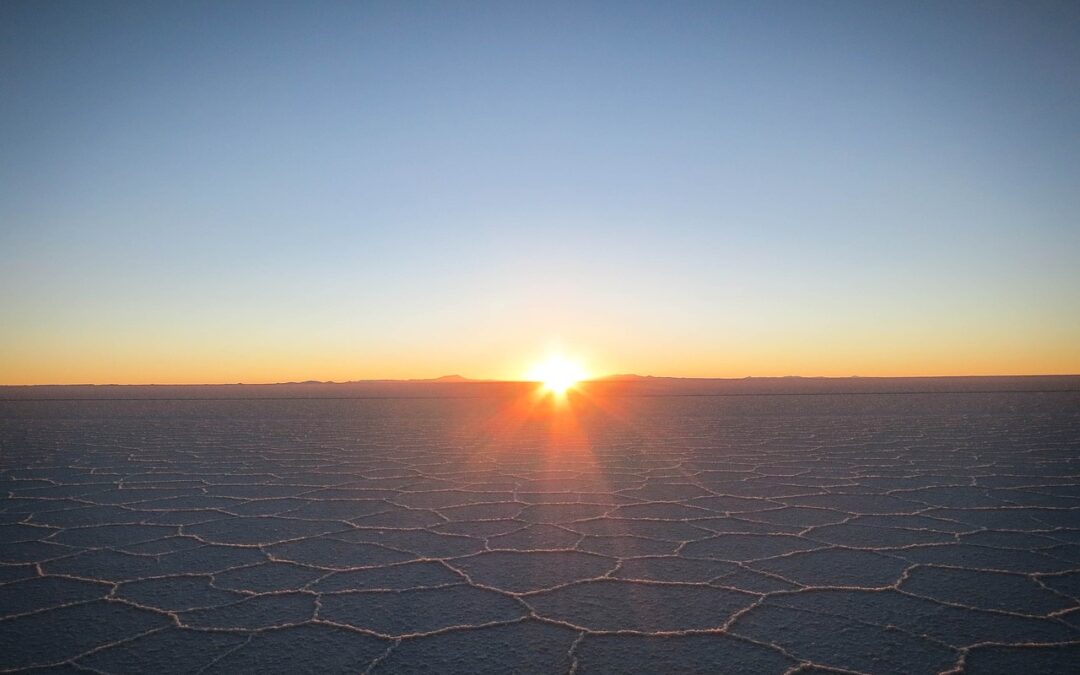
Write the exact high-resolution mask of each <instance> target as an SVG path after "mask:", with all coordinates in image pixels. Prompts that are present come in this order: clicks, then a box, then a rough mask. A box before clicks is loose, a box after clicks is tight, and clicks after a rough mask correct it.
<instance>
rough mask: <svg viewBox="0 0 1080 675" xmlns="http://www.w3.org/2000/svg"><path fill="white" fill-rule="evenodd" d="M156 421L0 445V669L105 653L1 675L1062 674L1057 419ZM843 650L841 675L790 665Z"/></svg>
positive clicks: (1065, 541) (15, 426)
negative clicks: (295, 654)
mask: <svg viewBox="0 0 1080 675" xmlns="http://www.w3.org/2000/svg"><path fill="white" fill-rule="evenodd" d="M68 405H71V404H68ZM132 405H136V404H132ZM153 405H162V404H160V403H159V404H153ZM186 405H189V406H192V405H193V406H199V405H201V406H203V408H202V409H201V410H200V409H197V408H196V409H195V410H194V412H196V413H198V414H196V415H194V416H193V419H194V420H195V422H194V423H192V422H191V420H190V419H189V420H177V419H174V418H173V417H172V416H171V414H161V413H158V414H154V415H149V416H147V415H139V416H138V417H137V418H131V419H125V418H124V416H123V415H120V416H118V417H116V418H113V419H106V420H105V421H102V420H99V419H97V418H96V417H94V416H86V415H84V416H83V417H82V418H80V417H79V415H78V414H75V413H71V415H70V417H57V418H49V419H39V420H32V422H30V423H28V422H27V421H26V420H25V419H21V420H18V421H17V422H14V423H13V421H12V418H7V417H5V418H3V421H2V426H0V434H2V435H0V439H2V440H3V443H4V445H3V448H4V458H3V461H4V463H3V466H2V473H0V490H3V492H4V493H5V495H6V496H5V497H4V498H3V499H2V500H0V523H2V524H0V541H2V542H3V546H2V547H0V559H2V565H0V575H2V576H0V598H4V599H5V601H4V602H0V606H3V607H5V608H8V607H14V605H12V604H11V603H10V602H8V601H7V599H9V598H14V599H18V600H19V601H20V602H22V603H24V605H25V606H24V607H22V608H17V609H15V610H14V611H11V612H7V609H5V612H7V613H6V615H5V617H3V618H2V619H0V640H4V639H5V638H4V637H3V636H5V635H7V636H9V637H8V638H7V639H11V638H10V636H12V635H14V636H15V637H19V636H20V635H21V636H22V637H23V638H28V640H27V639H24V642H27V641H28V644H30V645H31V647H32V645H33V636H34V633H33V631H31V632H30V633H29V634H28V633H26V632H25V631H26V630H29V629H28V628H27V627H28V626H29V627H30V628H34V627H35V626H36V627H37V628H39V629H48V630H54V631H55V630H56V628H57V627H62V626H64V625H66V624H67V623H70V622H71V621H72V620H74V619H76V618H78V619H80V620H91V621H92V620H93V618H94V617H95V616H97V617H103V616H105V614H104V612H105V611H106V610H108V611H109V612H111V614H110V615H109V616H113V617H115V620H112V621H111V624H112V625H114V626H115V627H116V628H117V631H116V632H117V634H108V635H102V636H100V637H94V636H90V637H94V639H95V640H98V641H97V642H95V643H94V644H88V645H82V644H72V645H70V646H69V647H65V646H64V645H59V649H60V650H63V649H65V648H66V649H67V651H66V652H63V651H62V652H61V653H54V652H56V651H57V650H50V651H49V652H46V653H44V654H43V655H42V656H41V657H40V658H38V656H35V655H34V654H33V653H31V654H29V655H27V656H25V657H24V658H23V661H22V662H14V661H13V660H14V659H15V658H16V657H18V656H19V655H20V653H19V652H17V651H16V652H13V651H11V650H8V649H4V650H0V653H3V654H5V655H6V656H0V659H9V660H5V661H0V665H2V666H3V667H4V668H5V669H13V668H19V667H25V666H37V665H72V666H77V667H80V668H87V669H94V670H97V671H99V672H112V671H113V670H116V669H120V668H122V667H123V665H122V664H128V665H130V664H132V663H138V664H140V665H141V666H143V667H144V669H149V667H150V666H152V665H154V664H152V663H150V662H146V661H139V659H147V658H150V656H151V655H152V654H153V653H157V652H158V651H160V645H158V646H157V647H156V648H155V650H150V649H149V648H148V647H146V648H144V647H143V645H147V646H149V645H150V644H151V642H152V641H154V640H158V641H164V643H165V644H170V645H171V644H174V643H175V644H177V645H186V647H184V649H181V651H185V650H186V652H189V653H190V654H191V655H194V656H196V657H198V658H201V659H203V660H202V661H200V663H198V664H196V665H194V666H193V667H192V668H193V670H198V671H207V672H210V671H213V670H215V669H217V670H220V671H236V670H238V669H243V668H244V666H245V665H247V666H249V667H250V666H251V665H252V664H254V663H256V662H255V661H252V660H251V659H258V658H260V657H265V656H266V655H273V654H276V653H277V652H276V651H275V650H284V647H281V645H291V651H297V650H299V651H300V652H301V653H302V651H303V646H302V645H303V644H304V642H305V641H307V642H312V643H317V642H320V641H325V642H326V643H327V644H334V645H338V647H339V648H338V651H339V652H341V651H344V652H345V653H346V655H347V656H348V652H349V650H350V649H353V650H354V651H356V653H355V654H353V656H355V657H356V659H357V660H356V661H355V662H352V663H350V664H349V665H348V667H349V668H353V669H355V670H359V671H362V672H367V671H371V672H380V671H382V670H385V671H396V670H408V669H409V664H418V663H424V662H428V661H431V660H432V659H439V658H450V655H453V654H455V653H457V654H461V653H471V652H463V651H462V649H464V647H465V646H466V645H467V646H468V648H469V649H477V648H479V649H480V651H479V652H477V653H478V654H482V653H483V650H484V649H485V648H491V649H493V646H492V645H498V646H499V647H500V649H509V650H510V651H511V652H512V651H513V649H514V648H517V649H521V650H525V651H522V652H520V653H517V652H514V653H513V654H511V656H514V655H516V656H517V657H518V658H523V659H525V660H524V661H523V663H526V664H535V665H536V666H537V667H538V668H539V669H540V670H563V671H573V672H589V671H592V670H596V669H607V668H605V666H607V667H610V666H612V664H613V663H616V664H617V662H618V659H619V658H620V655H626V654H631V655H633V659H634V662H633V663H634V664H635V665H637V666H638V667H641V668H645V667H647V666H648V665H649V664H656V665H658V667H659V665H663V664H667V666H668V667H669V668H671V667H673V665H677V664H678V663H679V661H678V660H677V659H679V658H682V659H690V658H711V657H712V656H715V657H716V658H718V659H721V661H723V659H728V660H730V659H731V658H736V657H737V658H738V659H741V661H739V663H740V664H742V665H744V666H747V667H755V669H757V670H760V671H764V672H767V671H770V670H773V671H776V672H785V671H788V672H797V671H799V670H800V669H803V670H805V669H808V668H832V669H841V670H844V669H846V670H847V671H856V672H857V671H867V670H874V671H880V672H889V671H890V670H893V671H895V670H905V671H908V672H918V671H926V672H935V671H942V670H950V669H956V668H963V667H965V666H967V667H969V668H972V667H973V668H977V667H978V663H977V662H978V658H981V657H980V655H982V654H988V653H1001V654H1004V653H1007V652H1003V651H1001V650H1008V649H1013V650H1017V651H1022V652H1023V653H1024V654H1030V655H1032V656H1034V657H1038V655H1050V656H1044V657H1042V658H1046V659H1050V660H1049V661H1047V662H1048V663H1050V664H1051V666H1050V667H1049V668H1042V670H1044V671H1047V672H1052V671H1053V664H1054V663H1056V662H1055V661H1053V660H1052V659H1053V658H1054V655H1055V654H1057V655H1064V656H1062V657H1059V658H1061V659H1064V661H1063V662H1068V658H1070V655H1074V654H1075V650H1076V649H1077V648H1078V646H1080V644H1078V643H1080V637H1078V630H1077V623H1078V622H1077V621H1076V619H1077V608H1078V598H1077V595H1078V593H1080V589H1078V585H1080V583H1078V581H1077V579H1078V576H1080V570H1078V568H1080V556H1078V555H1077V546H1078V544H1077V540H1078V531H1080V523H1078V513H1080V512H1078V510H1077V508H1078V502H1080V499H1078V497H1080V487H1078V486H1080V478H1078V474H1080V471H1078V470H1077V448H1078V447H1080V446H1078V439H1080V420H1078V419H1077V414H1076V413H1075V412H1072V411H1071V410H1070V412H1069V413H1068V414H1060V413H1057V414H1053V415H1051V414H1049V413H1047V412H1045V411H1043V412H1039V413H1038V414H1037V415H1022V414H1008V415H997V416H988V415H982V416H979V417H978V418H974V419H973V418H972V417H971V416H970V414H966V415H949V414H947V412H946V413H942V412H941V411H938V410H935V411H933V413H932V414H928V413H924V414H922V415H919V416H915V417H913V416H912V415H900V414H896V413H892V414H880V413H879V414H877V415H875V416H873V417H870V418H869V419H867V418H866V416H865V415H863V416H858V415H852V414H846V415H842V416H835V415H833V416H825V417H822V416H820V415H819V416H816V417H815V416H798V417H794V418H793V417H791V416H778V415H760V414H759V415H729V416H726V417H725V416H724V415H723V414H717V411H715V410H711V411H710V409H708V408H705V410H706V411H709V412H708V414H700V413H699V411H700V410H702V409H701V408H700V407H699V406H701V405H706V404H702V403H700V402H698V403H693V404H692V406H691V408H690V409H689V410H683V411H681V412H680V410H676V411H675V412H674V413H672V412H670V411H669V412H668V415H670V419H668V418H665V417H664V416H663V415H657V414H655V412H654V414H653V415H652V416H651V417H650V418H649V424H650V425H651V427H650V428H648V429H645V430H644V431H643V429H642V428H641V427H640V426H639V427H634V426H632V425H623V426H619V427H615V426H613V425H611V424H610V422H604V423H603V424H597V425H595V426H594V427H593V428H590V434H591V435H590V436H589V437H588V439H587V440H585V439H571V440H570V441H568V442H564V443H561V444H560V445H559V447H557V448H551V447H550V446H549V444H548V438H547V437H546V436H545V434H544V429H543V428H524V429H520V430H519V431H518V432H517V433H516V434H515V435H513V436H511V437H509V438H506V439H503V442H500V443H492V442H490V440H483V441H482V442H480V441H476V440H475V439H473V438H470V437H469V435H468V434H462V433H460V431H459V430H460V429H463V428H468V427H469V426H471V425H470V424H468V423H461V421H460V420H458V419H457V418H455V417H454V416H453V415H446V414H441V413H440V414H434V415H432V413H433V412H435V413H438V410H433V409H432V408H430V407H428V408H426V409H421V410H420V411H419V413H423V414H418V412H417V410H415V409H409V408H408V405H409V404H408V403H401V404H398V405H401V406H403V407H402V408H399V409H398V410H399V411H400V412H398V413H397V414H393V413H394V408H393V406H392V405H391V406H390V408H389V412H388V409H387V408H385V407H384V408H381V409H378V410H373V411H370V412H367V413H364V411H363V409H362V408H357V407H356V405H357V404H355V402H353V403H352V404H350V405H349V406H343V407H341V408H340V409H339V410H340V412H339V413H336V414H330V413H328V412H326V411H323V412H321V413H320V414H319V415H317V416H316V417H315V418H310V419H309V418H304V417H303V416H297V415H295V414H294V415H293V416H292V417H291V418H286V419H280V420H279V419H276V418H272V419H270V420H268V419H265V418H263V417H262V416H260V415H255V414H251V413H250V411H249V413H248V414H246V415H245V414H236V415H230V416H228V418H227V420H228V424H223V423H222V420H221V418H220V417H215V415H216V414H219V413H215V411H214V408H213V404H206V403H203V404H186ZM380 405H385V404H380ZM414 405H415V404H414ZM421 405H424V404H421ZM427 405H429V406H430V405H432V404H427ZM651 405H658V404H657V403H653V404H651ZM659 405H662V404H659ZM723 405H725V406H727V405H730V403H729V402H725V403H724V404H723ZM141 406H142V408H143V409H145V408H146V404H145V403H144V404H141ZM477 406H478V407H477V411H479V412H480V413H482V412H483V406H482V404H477ZM136 407H139V405H136ZM69 410H70V409H69ZM358 410H359V411H360V412H361V413H362V414H361V416H360V418H359V419H357V411H358ZM648 410H649V408H646V411H648ZM653 410H654V411H655V409H653ZM242 412H243V411H241V413H242ZM23 414H25V413H23ZM188 414H189V415H190V414H191V409H189V411H188ZM456 414H458V415H460V416H464V417H465V420H466V422H467V421H468V419H469V417H468V415H469V414H470V411H469V409H467V408H466V409H465V410H464V411H462V410H458V411H457V413H456ZM425 415H426V416H425ZM646 432H647V433H646ZM13 435H17V438H16V440H17V441H18V442H17V443H15V442H13V441H12V437H13ZM554 560H558V561H559V564H557V565H556V564H552V561H554ZM43 583H44V584H46V585H43ZM982 589H989V590H990V591H997V592H996V593H993V592H990V593H983V592H981V591H982ZM1006 591H1007V592H1006ZM995 595H996V596H998V597H997V598H996V599H995V597H994V596H995ZM703 597H704V598H706V599H702V598H703ZM1002 598H1003V599H1002ZM177 602H180V603H181V604H183V603H185V602H186V603H187V604H186V605H183V606H179V605H177ZM995 602H997V603H998V604H999V605H1000V604H1001V603H1004V605H1003V606H996V605H995V604H994V603H995ZM253 607H254V608H256V611H253V610H252V608H253ZM590 608H595V611H593V610H592V609H590ZM935 616H945V617H948V620H941V621H937V622H935V621H933V620H931V619H932V618H933V617H935ZM928 617H929V618H928ZM33 622H37V623H36V624H35V623H33ZM819 625H824V626H826V627H827V628H828V633H827V634H822V635H817V634H812V631H813V630H815V629H816V627H817V626H819ZM957 626H974V627H975V628H971V629H963V630H961V629H960V628H957ZM42 627H44V628H42ZM50 627H51V628H50ZM800 627H801V629H802V630H803V631H810V633H804V634H800V633H798V632H797V630H798V629H800ZM120 629H122V630H120ZM20 631H23V632H22V633H20ZM124 631H127V632H124ZM297 631H314V632H311V633H306V634H304V640H300V639H299V638H296V639H293V638H290V636H291V635H299V633H297ZM845 631H850V632H852V633H854V634H857V635H859V636H860V641H861V642H862V643H863V647H862V649H863V651H862V652H860V651H859V645H857V644H852V645H842V646H841V648H839V649H835V648H834V649H832V650H828V649H826V650H821V649H817V648H815V644H816V643H818V642H820V641H821V639H822V638H824V639H828V638H829V635H834V634H843V633H844V632H845ZM50 634H57V633H56V632H53V633H50ZM808 635H809V637H807V636H808ZM215 636H217V637H215ZM485 636H492V637H485ZM494 636H498V637H497V638H496V637H494ZM210 639H217V640H223V642H219V643H214V644H210V643H209V642H207V641H208V640H210ZM463 640H465V642H462V641H463ZM358 641H360V642H358ZM680 644H685V645H693V646H694V648H693V649H690V648H686V649H674V648H673V647H672V645H680ZM198 645H203V646H204V647H200V648H196V646H198ZM508 645H509V646H508ZM709 645H712V646H713V647H714V648H715V649H716V650H717V653H718V654H720V653H722V658H721V656H718V655H716V654H712V655H710V654H709V653H708V652H707V648H708V646H709ZM361 646H362V648H361ZM826 646H829V645H826ZM721 647H722V649H721ZM537 650H539V652H540V653H539V654H538V653H537ZM995 650H997V651H995ZM173 651H175V649H174V650H173ZM492 653H494V652H492ZM733 655H734V656H733ZM280 656H281V657H284V656H286V654H285V653H284V652H283V653H282V654H281V655H280ZM317 657H318V655H317V654H312V655H309V658H317ZM623 658H630V657H629V656H624V657H623ZM672 658H675V659H676V661H674V662H673V661H671V659H672ZM543 659H548V660H546V661H545V660H543ZM664 659H668V660H666V661H665V660H664ZM919 659H921V660H919ZM281 663H284V662H281ZM684 663H685V662H684ZM718 663H720V662H719V661H718ZM972 664H974V665H972ZM331 665H332V664H331ZM338 665H339V666H340V667H346V666H345V664H338ZM472 665H474V666H475V665H476V664H472ZM456 666H457V667H461V668H464V667H465V664H463V663H461V662H457V663H456ZM454 667H455V663H454V662H446V663H444V664H443V670H452V669H453V668H454Z"/></svg>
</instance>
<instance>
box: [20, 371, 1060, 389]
mask: <svg viewBox="0 0 1080 675" xmlns="http://www.w3.org/2000/svg"><path fill="white" fill-rule="evenodd" d="M1033 377H1080V373H1021V374H1016V373H1010V374H989V375H988V374H972V375H955V374H954V375H743V376H734V377H731V376H729V377H721V376H709V375H691V376H684V375H638V374H634V373H618V374H611V375H600V376H597V377H588V378H583V379H582V380H580V382H581V383H615V382H634V381H639V380H727V381H738V380H785V379H788V380H800V379H803V380H855V379H877V380H917V379H960V378H966V379H972V378H1033ZM538 382H539V380H531V379H524V378H521V379H499V378H472V377H465V376H461V375H456V374H455V375H442V376H439V377H433V378H369V379H358V380H289V381H279V382H66V383H56V382H39V383H33V384H0V387H4V388H12V387H27V388H28V387H238V386H243V387H276V386H313V385H348V384H536V383H538Z"/></svg>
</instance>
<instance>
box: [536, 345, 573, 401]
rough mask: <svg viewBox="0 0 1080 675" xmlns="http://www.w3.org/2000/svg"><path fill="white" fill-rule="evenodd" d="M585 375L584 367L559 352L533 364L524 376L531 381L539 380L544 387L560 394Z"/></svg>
mask: <svg viewBox="0 0 1080 675" xmlns="http://www.w3.org/2000/svg"><path fill="white" fill-rule="evenodd" d="M586 377H587V373H586V372H585V368H583V367H582V365H581V364H580V363H578V362H577V361H574V360H572V359H567V358H564V357H563V356H561V355H559V354H555V355H552V356H549V357H548V359H547V360H546V361H544V362H542V363H538V364H536V365H535V366H533V367H532V368H531V369H530V370H529V372H528V374H527V375H526V378H527V379H528V380H530V381H533V382H540V383H541V384H542V385H543V387H544V389H545V390H547V391H549V392H551V393H553V394H556V395H558V396H562V395H564V394H565V393H566V390H567V389H570V388H572V387H573V386H574V385H575V384H577V383H578V382H580V381H581V380H583V379H585V378H586Z"/></svg>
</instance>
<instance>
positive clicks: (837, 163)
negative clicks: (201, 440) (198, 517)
mask: <svg viewBox="0 0 1080 675" xmlns="http://www.w3.org/2000/svg"><path fill="white" fill-rule="evenodd" d="M0 96H2V98H3V100H4V104H3V105H2V106H0V315H3V316H4V317H6V319H5V321H4V322H3V326H2V327H0V352H2V353H3V354H5V356H0V382H10V383H24V382H59V381H80V382H82V381H98V382H103V381H110V382H112V381H237V380H244V381H274V380H278V379H280V380H287V379H307V378H309V377H312V378H319V379H356V378H363V377H398V376H400V377H414V376H428V375H430V376H434V375H440V374H443V373H445V372H464V374H467V375H474V376H493V377H509V376H513V375H514V374H515V373H520V372H521V371H522V370H524V369H525V367H526V366H527V363H528V362H529V360H530V359H535V358H537V356H538V355H540V354H541V353H543V352H545V351H547V350H549V349H551V348H552V346H553V345H558V346H559V348H561V349H563V350H565V351H568V352H571V353H574V354H578V355H580V356H581V357H582V358H584V359H585V360H586V361H588V362H589V363H590V364H591V367H592V368H593V369H594V370H597V371H602V372H608V371H620V372H624V371H636V372H652V373H656V374H677V375H724V376H741V375H751V374H760V375H766V374H790V373H800V374H806V375H815V374H833V375H837V374H863V375H873V374H939V373H959V372H965V373H1018V372H1077V371H1080V347H1078V345H1080V271H1078V270H1080V265H1078V264H1077V260H1080V223H1078V217H1077V214H1078V213H1080V189H1078V187H1077V186H1080V160H1078V159H1077V158H1078V157H1080V133H1078V126H1080V9H1078V8H1077V6H1076V5H1075V4H1071V3H1057V2H1047V3H1040V2H1030V3H993V2H980V3H934V2H926V3H919V2H903V3H893V4H887V3H861V2H822V3H798V2H784V3H771V2H763V3H567V4H561V5H560V4H552V3H400V2H395V3H349V4H344V3H343V4H338V3H329V4H319V3H277V4H275V3H220V2H206V3H197V2H192V3H140V4H132V3H86V2H71V3H56V2H7V3H4V4H3V5H2V6H0Z"/></svg>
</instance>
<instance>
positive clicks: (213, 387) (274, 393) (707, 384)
mask: <svg viewBox="0 0 1080 675" xmlns="http://www.w3.org/2000/svg"><path fill="white" fill-rule="evenodd" d="M578 386H579V388H580V390H581V392H582V393H583V394H586V395H588V394H596V395H605V396H631V397H658V396H700V397H705V396H846V395H852V394H859V395H879V396H880V395H897V394H910V395H926V394H998V393H1021V392H1022V393H1032V394H1035V393H1039V394H1054V393H1069V392H1080V375H1023V376H960V377H956V376H952V377H840V378H819V377H748V378H740V379H714V378H672V377H648V376H618V377H614V378H602V379H596V380H589V381H585V382H582V383H581V384H580V385H578ZM535 387H536V384H535V383H532V382H521V381H491V380H465V379H464V378H459V379H454V380H446V379H440V380H367V381H356V382H304V383H296V382H289V383H282V384H186V385H175V384H166V385H143V384H140V385H116V384H107V385H20V386H0V401H30V400H38V401H46V400H47V401H82V400H100V401H126V400H162V401H186V400H204V401H226V400H258V399H278V400H309V399H326V400H351V399H406V398H415V399H437V398H503V397H506V396H512V395H522V394H525V393H527V392H529V391H531V390H532V389H533V388H535Z"/></svg>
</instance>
